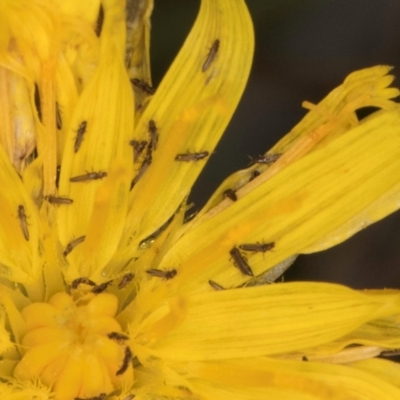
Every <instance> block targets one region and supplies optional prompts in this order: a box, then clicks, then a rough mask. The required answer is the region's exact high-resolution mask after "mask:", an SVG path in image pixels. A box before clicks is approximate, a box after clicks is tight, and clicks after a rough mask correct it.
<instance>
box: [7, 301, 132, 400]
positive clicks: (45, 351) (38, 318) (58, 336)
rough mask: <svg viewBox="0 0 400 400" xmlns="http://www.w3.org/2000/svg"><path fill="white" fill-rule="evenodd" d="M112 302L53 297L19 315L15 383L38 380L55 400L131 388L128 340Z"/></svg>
mask: <svg viewBox="0 0 400 400" xmlns="http://www.w3.org/2000/svg"><path fill="white" fill-rule="evenodd" d="M117 308H118V300H117V297H116V296H114V295H112V294H110V293H100V294H97V295H96V294H94V293H89V294H86V295H84V296H82V297H80V298H78V299H77V300H74V298H73V297H72V296H71V295H69V294H67V293H57V294H55V295H54V296H53V297H52V298H51V299H50V300H49V301H48V302H47V303H33V304H30V305H29V306H27V307H25V308H24V309H23V310H22V317H23V319H24V320H25V323H26V328H27V330H26V334H25V336H24V337H23V338H22V342H21V344H22V349H23V351H24V355H23V357H22V359H21V361H20V362H19V363H18V364H17V366H16V368H15V370H14V376H15V377H16V378H17V379H20V380H37V379H38V378H39V379H40V380H41V381H42V382H43V383H44V384H45V385H48V386H51V387H52V390H54V392H55V393H56V399H57V400H71V399H75V398H94V397H96V396H100V395H104V396H105V394H107V393H110V392H112V391H114V390H116V389H118V388H121V387H127V386H129V385H131V384H132V383H133V368H132V362H131V360H132V357H133V356H132V352H131V350H130V348H129V337H128V336H127V335H126V334H124V333H123V332H122V329H121V326H120V324H119V323H118V322H117V321H116V319H115V318H114V317H115V314H116V312H117Z"/></svg>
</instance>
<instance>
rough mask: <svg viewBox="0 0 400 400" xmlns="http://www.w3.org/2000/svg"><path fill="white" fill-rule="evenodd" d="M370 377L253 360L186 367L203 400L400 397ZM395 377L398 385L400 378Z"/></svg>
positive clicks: (355, 371)
mask: <svg viewBox="0 0 400 400" xmlns="http://www.w3.org/2000/svg"><path fill="white" fill-rule="evenodd" d="M182 370H183V369H182ZM371 372H373V371H372V370H369V371H368V369H367V368H365V370H364V371H362V370H361V368H360V369H358V368H354V367H349V366H339V365H330V364H322V363H312V362H293V361H292V362H282V361H280V362H277V361H272V360H269V359H257V358H256V359H252V360H245V361H243V360H241V361H240V362H238V361H231V362H220V363H216V362H209V363H190V364H189V365H187V366H186V368H185V375H186V378H188V377H189V379H188V381H189V382H190V384H191V385H190V387H191V390H193V392H194V393H196V392H197V393H199V394H201V395H203V396H204V397H205V399H207V400H208V399H210V400H211V399H213V398H218V399H227V400H228V399H229V398H235V399H236V398H237V399H254V400H258V399H276V400H280V399H282V398H283V399H286V398H287V399H297V398H300V399H355V400H356V399H359V400H361V399H395V398H397V397H398V396H399V395H400V391H399V388H398V387H396V386H395V385H394V384H393V383H391V382H389V381H387V380H386V379H385V378H383V379H382V375H384V374H380V375H381V376H379V375H378V376H377V375H376V374H374V373H371ZM396 375H397V376H396V378H397V379H398V376H399V375H398V373H397V374H396ZM190 378H191V379H190ZM196 378H197V379H196ZM212 388H214V390H215V391H214V394H213V390H212ZM216 394H217V396H216ZM229 396H230V397H229Z"/></svg>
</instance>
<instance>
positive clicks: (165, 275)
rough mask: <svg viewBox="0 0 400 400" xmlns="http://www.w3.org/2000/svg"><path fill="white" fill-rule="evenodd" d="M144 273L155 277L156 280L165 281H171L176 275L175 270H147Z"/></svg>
mask: <svg viewBox="0 0 400 400" xmlns="http://www.w3.org/2000/svg"><path fill="white" fill-rule="evenodd" d="M146 272H147V273H148V274H149V275H151V276H156V277H157V278H162V279H164V280H166V281H167V280H169V279H172V278H173V277H174V276H175V275H176V274H177V273H178V272H177V271H176V269H170V270H166V271H162V270H161V269H148V270H147V271H146Z"/></svg>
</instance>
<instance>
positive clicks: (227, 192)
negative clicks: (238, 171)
mask: <svg viewBox="0 0 400 400" xmlns="http://www.w3.org/2000/svg"><path fill="white" fill-rule="evenodd" d="M223 195H224V197H227V198H228V199H231V200H232V201H236V200H237V196H236V191H235V190H233V189H226V190H225V191H224V193H223Z"/></svg>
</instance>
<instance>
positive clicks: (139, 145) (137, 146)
mask: <svg viewBox="0 0 400 400" xmlns="http://www.w3.org/2000/svg"><path fill="white" fill-rule="evenodd" d="M129 144H130V145H131V146H132V147H133V162H137V161H138V160H139V157H140V155H141V154H142V152H143V150H144V149H145V147H146V145H147V142H146V141H145V140H142V141H140V142H139V141H138V140H131V141H130V142H129Z"/></svg>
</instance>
